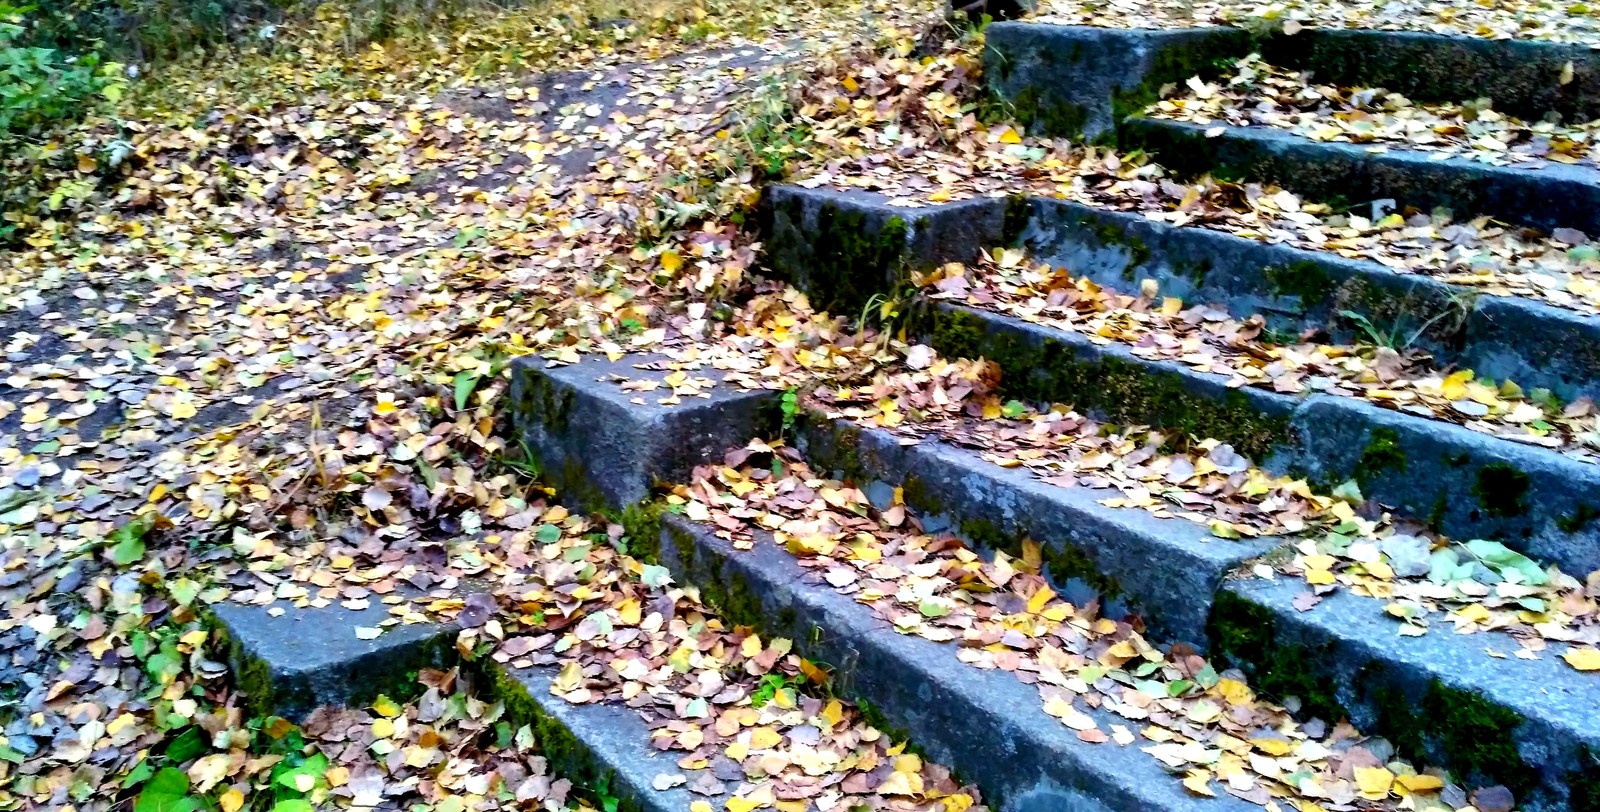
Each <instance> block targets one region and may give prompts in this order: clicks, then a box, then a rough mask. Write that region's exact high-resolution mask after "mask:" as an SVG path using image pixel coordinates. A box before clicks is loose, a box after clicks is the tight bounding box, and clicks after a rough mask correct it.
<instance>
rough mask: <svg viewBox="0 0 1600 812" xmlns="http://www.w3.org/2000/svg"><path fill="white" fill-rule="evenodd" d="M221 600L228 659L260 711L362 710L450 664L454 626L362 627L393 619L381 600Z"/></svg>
mask: <svg viewBox="0 0 1600 812" xmlns="http://www.w3.org/2000/svg"><path fill="white" fill-rule="evenodd" d="M275 606H276V607H277V608H278V609H282V610H283V612H282V614H279V615H277V616H274V615H273V613H272V611H271V609H272V607H267V606H254V605H244V604H237V603H220V604H216V605H214V606H212V607H211V615H212V617H213V618H214V620H215V624H217V625H219V626H220V628H221V629H222V631H223V632H224V633H225V634H226V636H227V639H228V659H229V664H230V665H231V666H232V668H233V670H234V673H235V674H238V675H239V681H240V688H241V689H242V690H243V691H244V692H245V694H246V696H247V697H248V700H249V703H250V707H251V709H252V710H253V711H254V712H256V713H274V714H277V715H279V716H282V717H284V718H286V719H289V720H291V721H300V720H301V719H303V718H305V715H306V714H308V713H310V712H311V711H312V710H314V709H316V708H318V707H321V706H323V705H329V706H335V707H359V706H363V705H367V704H370V703H371V702H372V700H374V699H376V698H377V696H378V695H379V694H382V693H390V694H393V695H402V696H403V695H406V694H408V693H411V692H412V690H413V687H414V685H415V679H414V677H415V676H416V673H417V672H418V671H419V670H421V669H423V668H440V667H445V666H446V664H447V663H449V662H451V661H452V659H453V657H454V654H453V652H452V650H451V649H452V645H453V643H454V640H455V634H456V631H457V629H456V627H455V626H453V625H449V624H432V623H418V624H399V625H395V626H391V627H386V628H385V630H384V632H383V634H381V635H380V636H378V637H377V638H374V639H372V640H362V639H361V638H359V637H357V636H356V628H357V627H362V626H364V627H375V626H378V624H379V623H381V622H382V621H384V620H388V619H390V618H392V617H393V615H391V614H389V611H388V610H389V607H388V606H387V605H385V604H382V603H380V602H379V601H378V600H377V598H376V597H374V598H373V600H372V602H371V605H370V606H368V607H367V608H366V609H359V610H356V609H346V608H344V607H342V606H340V605H338V604H336V603H335V604H331V605H329V606H326V607H322V608H317V607H305V608H296V607H294V606H293V605H291V604H289V603H288V602H284V601H280V602H278V603H277V604H275Z"/></svg>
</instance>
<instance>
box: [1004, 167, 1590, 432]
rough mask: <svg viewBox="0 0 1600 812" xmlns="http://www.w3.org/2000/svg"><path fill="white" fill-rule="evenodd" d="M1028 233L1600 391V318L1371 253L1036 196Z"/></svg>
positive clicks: (1196, 297) (1127, 276) (1336, 333)
mask: <svg viewBox="0 0 1600 812" xmlns="http://www.w3.org/2000/svg"><path fill="white" fill-rule="evenodd" d="M1032 205H1033V211H1032V217H1031V218H1030V220H1029V225H1028V228H1027V229H1026V230H1025V231H1024V232H1023V237H1022V242H1023V244H1024V245H1026V246H1027V247H1028V248H1029V250H1030V252H1032V253H1033V255H1034V256H1036V257H1038V258H1039V259H1041V260H1044V261H1048V262H1051V263H1053V264H1056V265H1059V266H1061V267H1065V268H1067V269H1068V270H1070V271H1071V272H1073V273H1075V274H1080V275H1084V276H1088V277H1089V278H1091V279H1093V280H1094V281H1096V282H1098V283H1100V284H1102V285H1104V286H1106V287H1110V288H1113V289H1117V290H1126V291H1134V290H1137V289H1138V285H1139V283H1141V282H1142V281H1143V280H1145V279H1154V280H1156V281H1157V282H1159V283H1161V294H1162V295H1164V296H1176V297H1179V298H1181V299H1183V300H1184V301H1185V302H1188V303H1206V304H1215V305H1218V306H1222V307H1226V308H1227V309H1228V311H1229V312H1230V313H1232V314H1233V315H1234V316H1236V317H1238V318H1248V317H1249V316H1252V315H1256V314H1260V315H1262V316H1264V317H1265V318H1266V319H1267V322H1268V324H1269V325H1270V326H1272V327H1276V328H1279V329H1285V330H1289V331H1292V332H1299V331H1300V330H1302V329H1305V328H1309V327H1315V328H1319V329H1324V330H1327V331H1328V332H1329V333H1330V334H1331V335H1332V336H1333V337H1334V339H1335V340H1339V341H1354V340H1357V339H1358V338H1360V335H1359V333H1358V332H1357V331H1356V329H1355V327H1354V325H1353V324H1352V323H1351V322H1350V320H1349V319H1347V318H1344V317H1342V316H1341V315H1340V314H1341V313H1342V312H1343V311H1351V312H1355V313H1359V314H1361V315H1362V316H1364V317H1366V318H1367V319H1368V320H1369V321H1371V322H1372V323H1373V324H1375V325H1378V326H1380V327H1382V328H1386V329H1387V328H1389V327H1390V326H1391V325H1393V326H1394V327H1395V328H1396V329H1399V331H1400V332H1404V333H1406V334H1407V335H1408V336H1409V334H1411V333H1414V332H1416V331H1417V330H1419V329H1420V328H1422V327H1423V326H1424V325H1430V326H1429V327H1428V329H1427V331H1425V332H1423V333H1421V334H1419V335H1418V337H1417V340H1416V341H1415V342H1414V343H1413V346H1416V347H1419V348H1421V349H1426V350H1428V351H1429V352H1431V353H1433V354H1434V356H1435V357H1436V358H1438V359H1439V361H1440V362H1441V363H1454V364H1457V365H1459V366H1463V367H1466V368H1469V369H1472V370H1475V371H1476V372H1478V374H1479V375H1481V376H1483V377H1488V378H1493V379H1494V380H1508V379H1509V380H1515V381H1516V382H1517V383H1518V384H1519V385H1521V386H1523V387H1524V388H1525V389H1528V390H1531V389H1534V388H1545V389H1549V390H1550V391H1552V392H1554V393H1556V394H1557V395H1559V396H1561V397H1562V398H1565V399H1569V400H1570V399H1576V398H1578V397H1580V396H1584V395H1588V396H1591V397H1594V396H1600V318H1596V317H1592V316H1583V315H1580V314H1578V313H1575V312H1573V311H1570V310H1562V309H1559V308H1555V307H1550V306H1547V305H1543V304H1539V303H1536V302H1533V301H1530V300H1526V299H1518V298H1514V297H1505V296H1477V295H1475V294H1473V293H1472V292H1471V291H1470V290H1468V289H1465V288H1458V287H1455V286H1451V285H1446V284H1444V283H1441V282H1435V281H1433V280H1432V279H1429V278H1428V277H1426V276H1420V275H1413V274H1403V273H1397V272H1395V271H1392V270H1389V269H1388V268H1385V267H1384V266H1382V265H1379V264H1377V263H1374V262H1361V261H1356V260H1348V259H1343V258H1340V257H1337V256H1334V255H1332V254H1326V253H1321V252H1317V251H1305V250H1301V249H1297V248H1291V247H1289V246H1285V245H1273V244H1268V243H1263V242H1259V241H1257V240H1252V239H1247V238H1244V237H1235V236H1232V235H1229V234H1224V233H1221V232H1217V231H1211V230H1208V229H1204V228H1182V227H1177V226H1171V225H1167V224H1165V223H1158V222H1154V221H1151V220H1148V219H1146V218H1144V217H1142V216H1139V215H1136V214H1125V213H1121V212H1113V211H1106V210H1102V209H1095V208H1093V207H1090V206H1085V205H1082V204H1078V203H1072V202H1068V201H1061V200H1049V199H1043V198H1035V199H1033V201H1032Z"/></svg>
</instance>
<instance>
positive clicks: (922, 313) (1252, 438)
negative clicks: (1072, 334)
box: [913, 303, 1291, 460]
mask: <svg viewBox="0 0 1600 812" xmlns="http://www.w3.org/2000/svg"><path fill="white" fill-rule="evenodd" d="M913 324H914V329H913V332H914V333H916V334H918V335H921V336H923V337H924V338H925V340H927V341H928V342H929V343H930V344H931V345H932V346H933V347H934V348H935V349H937V350H938V351H939V353H940V354H942V355H944V356H946V357H950V358H987V359H989V360H991V361H994V362H995V363H997V364H999V365H1000V368H1001V370H1002V371H1003V375H1002V377H1001V390H1002V392H1003V393H1004V394H1005V395H1006V396H1007V397H1013V398H1020V399H1023V400H1032V401H1036V402H1048V403H1067V404H1071V405H1072V406H1074V407H1075V408H1077V409H1079V410H1082V411H1086V412H1089V413H1093V414H1095V415H1097V416H1100V417H1103V418H1105V419H1109V420H1113V421H1120V422H1126V423H1147V424H1150V425H1155V426H1160V427H1162V428H1164V429H1167V430H1169V431H1176V432H1181V433H1182V434H1184V435H1188V436H1192V437H1213V438H1216V439H1218V440H1221V441H1223V442H1226V443H1230V444H1232V445H1233V447H1234V449H1236V450H1237V451H1239V453H1241V454H1244V455H1246V456H1248V457H1251V458H1252V459H1257V460H1261V459H1266V458H1267V457H1269V456H1270V455H1271V454H1272V452H1273V451H1274V450H1276V449H1277V448H1279V446H1280V445H1281V444H1283V443H1285V442H1286V441H1287V440H1288V438H1290V436H1291V434H1290V431H1289V428H1290V416H1289V414H1288V413H1284V414H1269V413H1266V412H1264V411H1262V410H1261V409H1259V408H1258V407H1257V406H1256V405H1255V404H1254V403H1253V402H1252V400H1251V398H1250V396H1249V395H1247V394H1245V393H1244V392H1242V391H1240V390H1237V389H1230V390H1228V391H1227V393H1226V394H1225V395H1223V396H1222V397H1221V398H1214V397H1209V396H1206V395H1200V394H1196V393H1194V392H1193V391H1191V390H1190V389H1189V387H1188V386H1187V384H1186V381H1185V379H1184V378H1183V376H1181V375H1179V374H1177V373H1175V372H1167V371H1157V370H1152V369H1150V368H1149V367H1148V366H1146V365H1144V364H1141V363H1136V362H1131V361H1127V360H1123V359H1119V358H1114V357H1107V356H1100V357H1098V358H1089V357H1085V356H1084V355H1083V354H1081V353H1080V352H1079V351H1078V350H1077V349H1076V348H1074V347H1071V346H1069V345H1067V344H1065V343H1062V342H1059V341H1053V340H1048V339H1043V340H1040V339H1037V338H1036V337H1032V336H1025V335H1022V334H1021V333H1020V331H1018V330H1014V329H1010V328H1007V327H1006V326H1004V325H991V324H990V323H989V322H988V320H986V319H984V318H983V317H981V316H979V315H977V314H974V313H972V312H970V311H967V310H965V309H963V308H956V307H941V306H939V305H936V304H933V303H923V304H922V305H921V306H919V307H917V308H916V309H915V316H914V321H913Z"/></svg>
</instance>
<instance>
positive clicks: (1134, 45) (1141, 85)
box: [983, 22, 1250, 143]
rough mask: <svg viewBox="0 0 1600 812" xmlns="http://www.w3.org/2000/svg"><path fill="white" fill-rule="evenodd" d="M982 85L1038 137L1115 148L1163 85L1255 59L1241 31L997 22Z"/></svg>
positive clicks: (989, 42) (989, 40)
mask: <svg viewBox="0 0 1600 812" xmlns="http://www.w3.org/2000/svg"><path fill="white" fill-rule="evenodd" d="M985 41H986V47H985V49H984V60H983V61H984V70H983V75H984V83H985V85H986V86H987V87H988V89H989V91H990V93H991V94H992V95H993V96H995V97H996V98H998V99H1000V100H1001V101H1003V102H1005V103H1007V104H1009V105H1010V106H1011V108H1012V109H1011V111H1010V113H1011V117H1012V118H1014V119H1015V120H1017V121H1020V122H1022V123H1023V124H1024V125H1026V126H1027V127H1028V130H1029V131H1030V132H1032V133H1035V134H1044V135H1055V136H1067V137H1071V138H1079V137H1081V138H1084V139H1087V140H1091V141H1100V142H1111V143H1114V142H1115V141H1116V138H1117V125H1118V123H1119V122H1120V121H1121V120H1122V119H1123V118H1125V117H1127V116H1129V115H1133V114H1135V113H1138V112H1140V111H1141V110H1143V109H1144V108H1145V107H1146V106H1148V105H1150V104H1152V103H1154V102H1155V101H1156V100H1157V98H1159V96H1158V93H1159V91H1160V89H1161V86H1162V85H1165V84H1169V83H1177V84H1182V83H1183V81H1184V80H1186V79H1188V78H1189V77H1191V76H1195V75H1207V74H1213V73H1215V72H1216V70H1217V68H1216V65H1217V64H1218V63H1222V64H1226V63H1227V62H1229V61H1232V60H1233V59H1237V58H1239V57H1242V56H1244V55H1246V54H1248V53H1250V36H1249V35H1248V34H1246V33H1245V32H1244V31H1241V30H1239V29H1236V28H1188V29H1176V30H1158V29H1110V28H1093V27H1087V26H1065V25H1045V24H1040V23H1030V22H1008V23H995V24H993V25H991V26H989V27H988V28H987V29H985Z"/></svg>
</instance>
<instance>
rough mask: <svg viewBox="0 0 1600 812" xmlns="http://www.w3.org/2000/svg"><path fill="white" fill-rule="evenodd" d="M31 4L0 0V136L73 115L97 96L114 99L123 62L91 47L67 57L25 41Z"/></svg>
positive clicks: (120, 87)
mask: <svg viewBox="0 0 1600 812" xmlns="http://www.w3.org/2000/svg"><path fill="white" fill-rule="evenodd" d="M33 10H34V7H33V6H13V5H11V4H9V3H7V2H5V0H0V137H3V136H6V135H12V134H27V133H31V132H34V131H36V130H38V129H40V128H43V127H46V126H49V125H51V124H54V123H56V122H58V121H63V120H67V119H72V118H76V117H78V116H80V115H82V113H83V112H84V111H85V110H87V109H88V107H89V105H91V104H93V103H94V102H95V101H96V100H97V99H99V98H105V99H109V100H111V101H116V100H117V99H119V98H121V96H122V92H123V90H124V88H125V85H124V82H123V79H122V66H121V65H118V64H117V63H115V62H108V63H105V64H101V62H100V57H99V55H98V54H96V53H94V52H89V53H85V54H82V55H79V56H69V55H67V54H65V53H63V52H61V51H58V50H56V49H54V48H43V47H36V46H30V45H26V44H24V40H25V35H26V34H27V31H28V29H27V28H26V27H25V19H24V16H23V15H25V14H27V13H28V12H31V11H33Z"/></svg>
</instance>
